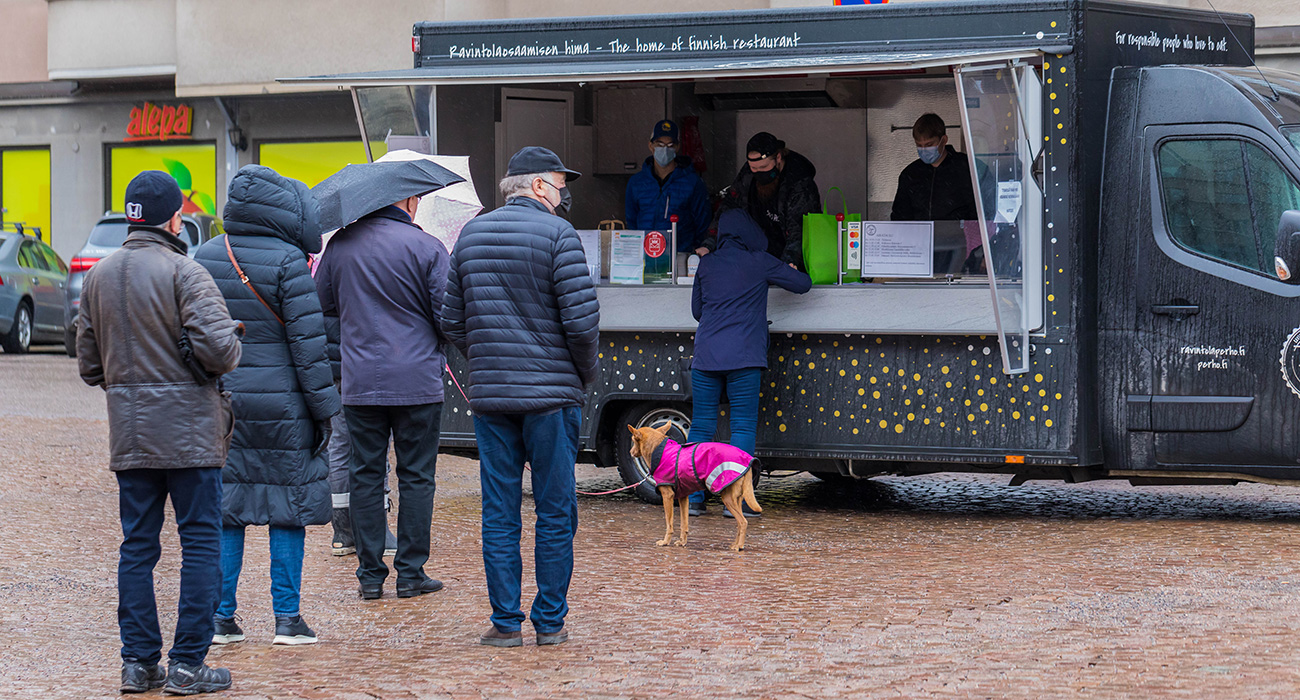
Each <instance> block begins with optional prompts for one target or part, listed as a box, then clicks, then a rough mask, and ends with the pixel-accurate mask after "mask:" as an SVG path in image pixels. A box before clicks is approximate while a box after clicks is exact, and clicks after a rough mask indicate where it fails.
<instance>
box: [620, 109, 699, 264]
mask: <svg viewBox="0 0 1300 700" xmlns="http://www.w3.org/2000/svg"><path fill="white" fill-rule="evenodd" d="M678 143H679V141H678V129H677V125H676V124H674V123H673V122H672V121H670V120H668V119H664V120H661V121H657V122H655V125H654V128H653V129H652V130H651V131H650V155H649V156H647V157H646V159H645V162H644V163H643V164H642V165H641V170H640V171H639V172H637V173H636V174H635V175H633V176H632V179H631V180H628V181H627V194H626V195H625V196H624V198H623V208H624V209H625V210H626V214H627V219H626V221H627V227H628V228H630V229H632V230H634V231H663V232H665V233H667V232H668V231H669V230H670V229H671V228H672V221H671V219H670V217H671V216H673V215H674V214H676V215H677V252H679V253H691V252H694V253H696V254H699V255H704V254H705V253H707V252H709V249H708V248H707V247H705V246H704V239H705V238H706V237H707V236H708V231H709V222H710V221H711V220H712V217H713V209H712V207H710V206H709V192H708V190H707V189H705V187H704V181H703V180H701V179H700V176H699V175H697V174H696V173H695V168H694V166H693V165H692V163H691V159H690V157H688V156H680V155H677V145H678Z"/></svg>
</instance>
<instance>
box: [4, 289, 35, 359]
mask: <svg viewBox="0 0 1300 700" xmlns="http://www.w3.org/2000/svg"><path fill="white" fill-rule="evenodd" d="M0 346H3V347H4V350H5V352H11V353H13V354H15V355H22V354H23V353H25V352H27V349H28V348H30V347H31V346H32V307H31V305H30V304H28V303H27V302H25V301H24V302H20V303H19V304H18V310H17V311H16V312H14V325H12V326H10V327H9V333H8V334H6V335H5V337H3V338H0Z"/></svg>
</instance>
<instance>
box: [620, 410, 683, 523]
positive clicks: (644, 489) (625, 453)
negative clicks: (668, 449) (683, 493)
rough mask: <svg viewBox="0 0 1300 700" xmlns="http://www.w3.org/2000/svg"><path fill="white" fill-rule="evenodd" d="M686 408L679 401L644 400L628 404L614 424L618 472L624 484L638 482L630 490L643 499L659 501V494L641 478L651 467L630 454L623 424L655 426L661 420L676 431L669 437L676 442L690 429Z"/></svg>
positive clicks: (658, 425)
mask: <svg viewBox="0 0 1300 700" xmlns="http://www.w3.org/2000/svg"><path fill="white" fill-rule="evenodd" d="M689 411H690V409H689V408H687V407H685V406H684V405H682V404H676V403H661V402H656V401H647V402H644V403H639V404H636V405H634V406H632V407H631V408H629V409H628V410H627V411H625V412H624V413H623V417H622V418H620V419H619V422H618V428H617V430H616V431H615V432H616V433H617V435H618V440H617V442H618V448H617V449H618V475H619V476H620V477H622V478H623V483H624V484H627V485H628V486H631V485H632V484H637V483H639V484H640V485H639V486H637V487H636V488H635V489H633V491H634V492H635V493H636V495H637V497H638V498H640V499H641V500H643V501H645V502H646V503H651V504H654V505H661V504H663V500H662V499H660V498H659V491H658V489H657V488H656V487H655V485H654V484H653V483H651V482H649V481H644V479H645V478H646V475H647V474H649V473H650V471H652V468H651V467H650V466H648V465H647V464H646V463H645V462H644V461H643V460H641V459H638V458H634V457H633V456H632V453H631V452H632V434H631V433H629V432H628V430H627V428H626V427H625V426H628V425H630V426H632V427H634V428H658V427H660V426H663V425H665V424H668V425H672V426H673V428H674V429H675V430H676V431H678V432H679V433H680V434H674V433H672V432H670V433H669V435H670V437H672V438H673V439H674V440H678V441H679V442H685V441H686V436H687V435H688V434H689V433H690V430H691V417H690V413H689Z"/></svg>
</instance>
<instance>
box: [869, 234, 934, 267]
mask: <svg viewBox="0 0 1300 700" xmlns="http://www.w3.org/2000/svg"><path fill="white" fill-rule="evenodd" d="M862 276H863V277H933V276H934V222H933V221H863V222H862Z"/></svg>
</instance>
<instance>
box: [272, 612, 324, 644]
mask: <svg viewBox="0 0 1300 700" xmlns="http://www.w3.org/2000/svg"><path fill="white" fill-rule="evenodd" d="M271 643H272V644H287V645H291V646H292V645H297V644H315V643H316V633H315V632H313V631H311V628H310V627H308V626H307V623H306V622H304V621H303V619H302V615H294V616H293V617H280V616H278V615H277V616H276V618H275V639H273V640H271Z"/></svg>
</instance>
